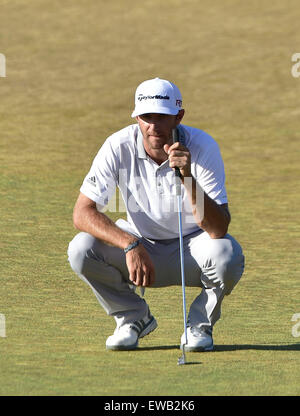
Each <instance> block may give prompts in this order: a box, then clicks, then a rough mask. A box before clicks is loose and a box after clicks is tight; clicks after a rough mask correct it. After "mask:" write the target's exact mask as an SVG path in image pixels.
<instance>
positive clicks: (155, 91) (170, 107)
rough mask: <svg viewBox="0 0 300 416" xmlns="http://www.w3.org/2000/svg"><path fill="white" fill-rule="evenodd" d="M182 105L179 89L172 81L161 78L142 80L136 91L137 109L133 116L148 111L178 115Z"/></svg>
mask: <svg viewBox="0 0 300 416" xmlns="http://www.w3.org/2000/svg"><path fill="white" fill-rule="evenodd" d="M181 107H182V97H181V94H180V91H179V89H178V88H177V87H176V85H175V84H173V83H172V82H170V81H167V80H165V79H160V78H154V79H149V80H147V81H144V82H142V83H141V84H140V85H139V86H138V87H137V89H136V92H135V109H134V111H133V113H132V114H131V117H136V116H140V115H141V114H147V113H159V114H171V115H176V114H178V111H179V110H180V109H181Z"/></svg>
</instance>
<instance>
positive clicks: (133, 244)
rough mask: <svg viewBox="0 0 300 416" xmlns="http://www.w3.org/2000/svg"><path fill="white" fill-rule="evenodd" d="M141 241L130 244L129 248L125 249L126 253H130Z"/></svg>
mask: <svg viewBox="0 0 300 416" xmlns="http://www.w3.org/2000/svg"><path fill="white" fill-rule="evenodd" d="M140 242H141V240H139V239H138V240H135V241H134V242H133V243H130V244H129V245H128V246H127V247H125V248H124V253H125V254H126V253H128V251H130V250H132V249H134V248H136V247H137V246H138V245H139V244H140Z"/></svg>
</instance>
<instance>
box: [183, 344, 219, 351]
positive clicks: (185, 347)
mask: <svg viewBox="0 0 300 416" xmlns="http://www.w3.org/2000/svg"><path fill="white" fill-rule="evenodd" d="M180 349H181V350H182V345H180ZM213 349H214V344H211V345H209V346H208V347H189V346H188V345H185V346H184V351H186V352H206V351H212V350H213Z"/></svg>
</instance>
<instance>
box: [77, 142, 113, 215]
mask: <svg viewBox="0 0 300 416" xmlns="http://www.w3.org/2000/svg"><path fill="white" fill-rule="evenodd" d="M118 172H119V160H118V155H117V152H116V151H115V150H114V149H113V148H112V146H111V143H110V140H109V139H107V140H106V141H105V142H104V144H103V145H102V147H101V149H100V150H99V152H98V154H97V155H96V157H95V159H94V161H93V163H92V166H91V168H90V170H89V172H88V174H87V175H86V177H85V178H84V181H83V183H82V185H81V188H80V192H82V193H83V194H84V195H85V196H87V197H88V198H90V199H91V200H92V201H94V202H96V203H97V204H98V205H100V206H102V207H104V206H106V205H107V204H108V201H109V200H110V198H111V197H112V195H113V194H114V193H115V190H116V185H117V182H118Z"/></svg>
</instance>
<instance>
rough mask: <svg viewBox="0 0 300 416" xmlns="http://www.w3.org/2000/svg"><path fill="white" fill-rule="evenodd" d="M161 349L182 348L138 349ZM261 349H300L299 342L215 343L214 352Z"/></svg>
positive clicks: (169, 346)
mask: <svg viewBox="0 0 300 416" xmlns="http://www.w3.org/2000/svg"><path fill="white" fill-rule="evenodd" d="M156 350H157V351H159V350H180V346H179V345H154V346H152V347H139V348H138V349H137V350H136V351H156ZM241 350H260V351H300V343H299V344H283V345H270V344H260V345H256V344H236V345H215V346H214V349H213V351H212V352H224V351H241Z"/></svg>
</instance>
